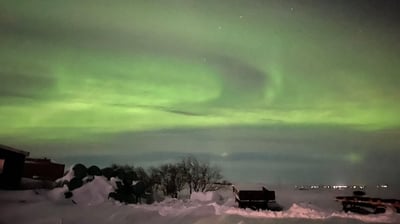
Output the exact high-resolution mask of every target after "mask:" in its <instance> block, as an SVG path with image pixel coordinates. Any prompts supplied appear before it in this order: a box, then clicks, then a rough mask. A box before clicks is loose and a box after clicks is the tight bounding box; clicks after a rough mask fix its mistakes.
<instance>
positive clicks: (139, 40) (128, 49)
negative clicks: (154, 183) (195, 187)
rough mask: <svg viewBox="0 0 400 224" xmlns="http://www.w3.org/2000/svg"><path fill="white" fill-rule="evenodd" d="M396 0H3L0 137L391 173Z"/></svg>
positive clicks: (248, 166)
mask: <svg viewBox="0 0 400 224" xmlns="http://www.w3.org/2000/svg"><path fill="white" fill-rule="evenodd" d="M398 12H400V2H399V1H383V0H382V1H381V0H376V1H369V0H365V1H358V0H357V1H346V0H343V1H341V0H336V1H304V0H296V1H294V0H293V1H281V0H276V1H267V0H266V1H261V0H258V1H255V0H254V1H250V0H243V1H238V0H229V1H228V0H226V1H217V0H212V1H211V0H203V1H194V0H173V1H148V0H144V1H101V0H96V1H81V0H79V1H78V0H76V1H72V0H71V1H57V0H51V1H15V0H10V1H1V2H0V123H1V129H0V143H2V144H7V145H10V146H14V147H18V148H21V149H24V150H27V151H30V152H31V154H32V156H38V157H42V156H47V157H51V158H54V159H56V160H57V161H59V162H63V163H67V164H72V163H75V162H83V163H87V164H88V165H91V164H98V165H100V166H106V165H109V164H111V163H112V162H115V163H122V164H124V163H129V164H134V165H143V166H149V165H155V164H160V163H162V162H167V161H176V160H179V159H180V158H182V156H185V155H186V154H193V155H196V156H198V157H199V158H201V159H204V160H208V161H210V162H212V163H216V164H218V165H219V166H220V167H221V168H222V170H223V174H224V175H225V177H226V178H227V179H230V180H233V181H238V180H241V181H263V182H271V183H318V184H319V183H321V184H322V183H327V184H328V183H329V184H334V183H349V184H353V183H354V184H368V183H371V184H376V183H382V182H383V183H389V184H398V185H400V178H398V177H399V176H400V169H399V167H398V164H399V163H400V101H399V99H400V88H399V87H400V24H399V23H400V16H399V15H398V14H399V13H398Z"/></svg>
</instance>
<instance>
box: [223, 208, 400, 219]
mask: <svg viewBox="0 0 400 224" xmlns="http://www.w3.org/2000/svg"><path fill="white" fill-rule="evenodd" d="M217 210H219V212H220V213H222V214H229V215H239V216H242V217H248V218H275V219H287V218H290V219H311V220H329V219H334V218H343V219H354V220H359V221H362V222H366V223H396V220H398V217H397V218H396V216H397V215H396V214H393V213H392V212H387V213H385V214H379V215H358V214H354V213H345V212H333V213H330V212H326V211H323V210H321V209H317V208H313V207H310V206H307V205H299V204H293V205H292V206H291V207H290V208H289V209H288V210H286V211H280V212H272V211H253V210H250V209H239V208H232V207H230V208H227V207H225V209H223V208H222V212H221V208H220V209H217Z"/></svg>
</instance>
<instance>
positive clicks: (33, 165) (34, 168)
mask: <svg viewBox="0 0 400 224" xmlns="http://www.w3.org/2000/svg"><path fill="white" fill-rule="evenodd" d="M64 167H65V165H64V164H59V163H54V162H52V161H51V160H50V159H47V158H44V159H34V158H26V160H25V166H24V172H23V177H28V178H32V179H37V180H51V181H54V180H57V179H58V178H60V177H62V176H63V175H64Z"/></svg>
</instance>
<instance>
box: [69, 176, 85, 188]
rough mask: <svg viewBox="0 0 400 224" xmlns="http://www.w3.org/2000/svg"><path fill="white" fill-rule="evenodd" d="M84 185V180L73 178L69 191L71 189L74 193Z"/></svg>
mask: <svg viewBox="0 0 400 224" xmlns="http://www.w3.org/2000/svg"><path fill="white" fill-rule="evenodd" d="M82 185H83V181H82V179H79V178H76V177H74V178H72V179H71V181H70V182H69V183H68V189H69V190H70V191H73V190H75V189H77V188H80V187H82Z"/></svg>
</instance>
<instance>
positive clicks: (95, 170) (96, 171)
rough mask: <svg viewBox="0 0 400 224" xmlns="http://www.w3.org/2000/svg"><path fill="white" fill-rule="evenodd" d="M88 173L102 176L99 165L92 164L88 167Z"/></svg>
mask: <svg viewBox="0 0 400 224" xmlns="http://www.w3.org/2000/svg"><path fill="white" fill-rule="evenodd" d="M87 174H88V175H90V176H101V170H100V168H99V167H97V166H91V167H89V168H88V169H87Z"/></svg>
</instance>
